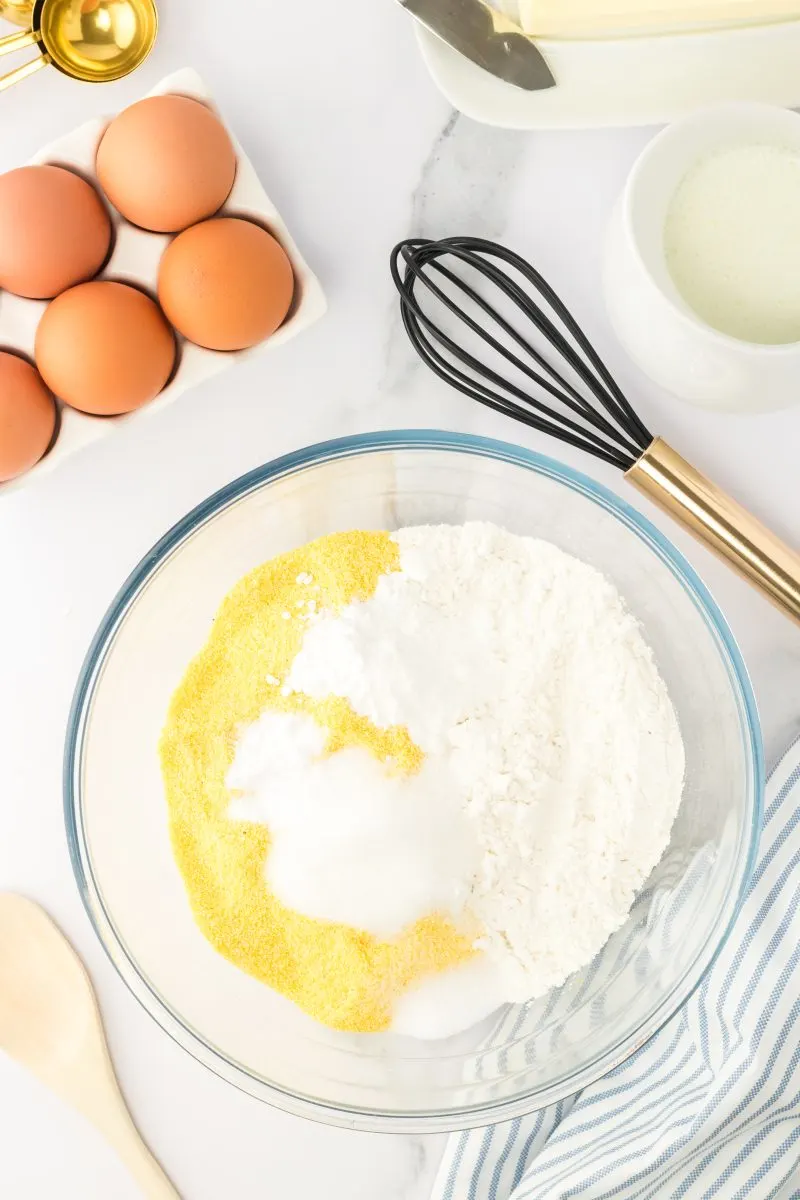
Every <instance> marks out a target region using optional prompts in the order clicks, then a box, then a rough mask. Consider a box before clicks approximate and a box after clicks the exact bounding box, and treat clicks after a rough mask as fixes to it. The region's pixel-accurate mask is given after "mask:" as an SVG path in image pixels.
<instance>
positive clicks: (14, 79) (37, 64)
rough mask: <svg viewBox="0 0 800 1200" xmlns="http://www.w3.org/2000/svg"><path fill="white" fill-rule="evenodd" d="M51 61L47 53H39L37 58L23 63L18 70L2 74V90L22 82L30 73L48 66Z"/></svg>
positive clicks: (0, 80)
mask: <svg viewBox="0 0 800 1200" xmlns="http://www.w3.org/2000/svg"><path fill="white" fill-rule="evenodd" d="M0 53H2V51H0ZM49 62H50V59H49V58H48V57H47V55H46V54H39V55H37V57H36V58H32V59H31V61H30V62H27V63H23V65H22V66H21V67H17V69H16V71H9V73H8V75H0V92H4V91H5V90H6V88H10V87H13V86H14V84H15V83H21V82H22V80H23V79H27V78H28V76H29V75H33V73H34V72H35V71H41V69H42V67H46V66H47V64H48V63H49Z"/></svg>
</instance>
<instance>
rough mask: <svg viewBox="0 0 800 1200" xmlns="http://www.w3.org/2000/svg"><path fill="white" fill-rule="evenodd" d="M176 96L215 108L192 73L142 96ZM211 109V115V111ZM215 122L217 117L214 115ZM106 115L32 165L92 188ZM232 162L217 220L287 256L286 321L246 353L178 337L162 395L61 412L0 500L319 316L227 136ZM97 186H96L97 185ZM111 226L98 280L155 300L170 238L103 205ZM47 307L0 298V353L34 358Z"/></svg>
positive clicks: (305, 276)
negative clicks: (120, 412)
mask: <svg viewBox="0 0 800 1200" xmlns="http://www.w3.org/2000/svg"><path fill="white" fill-rule="evenodd" d="M172 92H175V93H179V94H180V95H183V96H191V97H194V98H195V99H198V100H202V101H203V102H204V103H206V104H208V105H209V106H210V107H212V108H213V107H214V106H213V103H212V101H211V99H210V97H209V94H208V92H207V90H206V88H205V87H204V85H203V82H202V80H201V79H200V76H199V75H198V74H197V73H196V72H195V71H192V70H182V71H176V72H175V73H174V74H172V75H168V76H167V77H166V78H165V79H163V80H162V81H161V82H160V83H159V84H158V85H157V86H156V87H155V88H153V90H152V91H151V92H149V93H148V95H151V96H154V95H162V94H164V93H172ZM214 111H216V109H215V110H214ZM217 115H218V116H220V114H219V113H217ZM110 119H111V118H110V117H100V118H97V119H96V120H93V121H89V122H87V123H86V124H85V125H82V126H81V127H80V128H79V129H76V130H74V131H73V132H72V133H69V134H67V135H66V136H65V137H62V138H59V139H58V140H57V141H55V142H51V143H50V145H48V146H45V147H44V148H43V149H42V150H40V151H39V153H38V154H36V155H34V157H33V158H32V159H31V160H30V161H31V162H32V163H54V164H57V165H60V166H65V167H71V168H73V169H74V170H75V171H76V172H78V173H79V174H81V175H83V176H84V177H85V178H87V179H90V180H91V182H92V183H95V184H97V179H96V175H95V168H94V162H95V155H96V152H97V147H98V145H99V142H100V139H101V137H102V135H103V133H104V131H105V129H106V127H107V125H108V122H109V120H110ZM228 132H229V134H230V136H231V140H232V142H233V145H234V148H235V150H236V156H237V169H236V179H235V181H234V185H233V189H232V191H231V194H230V195H229V197H228V199H227V200H226V201H225V204H224V205H223V207H222V209H221V212H220V215H230V216H240V217H249V218H252V219H253V220H255V221H256V222H258V223H259V224H261V225H263V226H265V227H266V228H268V229H269V231H270V232H271V233H273V234H274V235H275V237H276V238H277V239H278V241H279V242H280V243H281V245H282V246H283V248H284V250H285V251H286V253H287V254H288V256H289V258H290V260H291V263H292V267H293V269H294V276H295V299H294V303H293V306H292V309H291V312H290V313H289V316H288V317H287V318H286V320H285V321H284V323H283V325H281V327H280V329H278V330H277V331H276V332H275V333H274V334H273V335H272V337H270V338H268V339H267V340H266V341H264V342H262V343H260V345H258V346H254V347H253V348H252V349H250V350H241V351H234V352H229V353H220V352H218V351H214V350H205V349H203V348H202V347H200V346H195V345H193V344H191V343H190V342H187V341H185V340H184V339H183V338H181V337H180V336H179V335H176V337H177V342H178V355H179V357H178V366H177V369H176V371H175V373H174V375H173V377H172V379H171V381H170V382H169V384H168V385H167V387H166V388H165V389H164V391H163V392H161V394H160V395H159V396H157V397H156V399H155V400H153V401H152V402H151V403H150V404H147V405H145V406H144V407H143V408H140V409H138V410H136V411H135V412H133V413H129V414H127V415H125V416H119V417H92V416H87V415H86V414H84V413H80V412H77V411H75V410H74V409H71V408H68V407H66V406H64V407H63V409H62V412H61V424H60V430H59V434H58V438H57V440H56V442H55V444H54V445H53V447H52V449H51V450H50V452H49V453H48V454H47V455H46V456H45V457H44V458H43V459H42V460H41V462H39V463H38V464H37V465H36V466H35V467H33V468H32V470H30V471H28V472H27V473H26V474H24V475H21V476H20V477H19V478H18V479H15V480H13V481H11V482H10V483H5V484H0V494H5V493H6V492H8V491H9V490H11V489H12V488H17V487H21V486H24V485H25V484H27V483H30V482H31V481H32V480H34V479H36V478H38V477H39V476H40V475H42V474H43V473H44V472H46V471H50V470H52V469H53V468H54V467H56V466H58V464H59V463H60V462H62V461H63V460H64V459H65V458H66V457H67V456H68V455H70V454H72V453H73V452H74V451H75V450H79V449H81V448H82V447H83V446H86V445H88V444H89V443H90V442H94V441H96V440H98V439H99V438H102V437H107V436H109V435H110V434H113V433H115V432H117V431H119V430H120V428H121V426H122V425H123V424H124V423H125V422H127V421H137V420H139V419H140V418H144V417H145V416H146V415H147V414H149V413H154V412H158V411H159V410H160V409H162V408H163V407H164V406H165V405H167V404H171V403H172V401H173V400H175V399H176V398H177V397H178V396H180V395H181V393H182V392H185V391H186V389H187V388H190V387H192V386H193V385H194V384H197V383H201V382H202V381H203V380H204V379H208V378H210V377H211V376H212V375H217V374H218V373H219V372H220V371H224V370H225V369H226V368H228V367H232V366H234V365H235V364H236V363H237V362H238V361H239V360H240V359H241V358H242V357H244V356H245V355H251V354H258V353H262V352H264V351H266V350H272V349H275V348H276V347H278V346H280V345H282V344H283V343H284V342H286V341H288V340H289V338H292V337H294V336H295V335H296V334H298V333H301V332H302V331H303V330H304V329H307V328H308V327H309V326H310V325H313V323H314V322H315V321H316V320H317V319H318V318H319V317H321V316H322V315H323V313H324V312H325V309H326V302H325V296H324V294H323V291H322V288H321V286H320V284H319V281H318V280H317V279H316V277H315V276H314V275H313V274H312V272H311V271H310V269H309V267H308V266H307V264H306V262H305V260H304V259H303V257H302V255H301V254H300V252H299V250H298V249H297V246H296V245H295V243H294V241H293V240H292V237H291V235H290V233H289V230H288V229H287V227H286V225H285V223H284V222H283V220H282V218H281V216H280V214H279V213H278V210H277V209H276V208H275V205H274V204H273V203H272V201H271V200H270V198H269V196H268V195H267V193H266V192H265V191H264V188H263V187H262V185H261V183H260V181H259V179H258V176H257V175H256V172H255V169H254V167H253V164H252V163H251V162H250V161H249V159H248V158H247V156H246V155H245V154H244V152H243V150H242V147H241V146H240V145H239V143H238V142H237V141H236V138H235V137H234V136H233V133H232V132H231V131H230V130H228ZM97 186H98V187H99V185H97ZM106 203H107V206H108V208H109V212H110V215H111V220H112V223H113V226H114V244H113V251H112V253H111V257H110V258H109V261H108V262H107V264H106V265H105V267H104V268H103V270H102V271H101V273H100V275H99V276H98V278H99V279H115V280H120V281H128V282H131V283H134V284H136V285H138V286H139V287H141V288H142V289H143V290H145V291H147V292H148V293H149V294H150V295H151V296H153V297H155V294H156V282H157V278H158V265H159V262H160V259H161V255H162V254H163V252H164V250H165V248H166V246H167V245H168V244H169V242H170V240H171V237H172V235H170V234H158V233H149V232H147V231H146V230H144V229H139V228H137V227H135V226H133V225H130V224H129V223H128V222H127V221H125V220H123V218H122V217H121V216H120V215H119V213H118V212H116V210H115V209H114V208H112V207H111V206H110V205H108V202H107V201H106ZM46 307H47V301H44V300H26V299H23V298H22V297H20V296H13V295H11V294H10V293H8V292H0V349H5V350H12V351H18V352H19V353H21V354H23V355H25V356H26V357H27V358H29V359H30V360H31V361H32V360H33V348H34V340H35V337H36V329H37V326H38V324H39V321H40V320H41V317H42V314H43V313H44V311H45V309H46Z"/></svg>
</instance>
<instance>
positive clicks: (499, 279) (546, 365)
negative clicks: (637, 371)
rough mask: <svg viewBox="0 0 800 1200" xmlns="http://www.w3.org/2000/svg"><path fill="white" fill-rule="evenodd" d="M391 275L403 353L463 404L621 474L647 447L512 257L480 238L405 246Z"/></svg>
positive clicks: (540, 283)
mask: <svg viewBox="0 0 800 1200" xmlns="http://www.w3.org/2000/svg"><path fill="white" fill-rule="evenodd" d="M500 264H503V265H500ZM504 267H506V268H508V267H510V268H511V269H512V270H513V271H514V272H516V275H517V276H519V277H520V278H519V279H518V278H517V277H515V276H514V275H512V274H509V273H508V271H507V270H505V269H504ZM391 271H392V279H393V280H394V284H395V286H396V288H397V290H398V292H399V293H400V298H401V302H402V314H403V324H404V325H405V329H406V333H407V334H408V336H409V338H410V340H411V343H412V345H413V346H414V348H415V350H416V351H417V353H418V354H419V356H420V358H421V359H422V360H423V362H425V363H427V365H428V366H429V367H430V368H431V370H432V371H434V372H435V374H437V375H438V376H439V377H440V378H441V379H443V380H445V382H446V383H449V384H450V385H451V386H452V387H454V388H456V389H457V390H458V391H460V392H462V393H463V394H464V395H465V396H469V397H471V398H472V399H473V400H477V401H479V402H480V403H481V404H485V405H487V406H488V407H489V408H492V409H494V410H495V411H497V412H501V413H504V414H505V415H506V416H509V417H513V418H514V419H515V420H518V421H522V422H523V423H524V424H526V425H530V426H532V427H533V428H534V429H538V430H540V431H541V432H543V433H549V434H552V435H553V436H554V437H557V438H558V439H559V440H560V441H562V442H568V443H569V444H570V445H572V446H577V447H578V448H579V449H581V450H586V451H587V452H588V453H589V454H593V455H594V456H595V457H596V458H600V459H603V460H604V461H605V462H608V463H611V464H612V465H613V466H616V467H620V468H621V469H622V470H623V471H626V470H628V468H629V467H631V466H632V465H633V463H634V462H635V461H636V459H637V458H639V456H640V454H641V453H642V451H643V450H645V449H646V447H647V446H648V445H649V444H650V442H651V441H652V440H653V437H652V434H651V433H650V432H649V431H648V430H647V429H646V428H645V426H644V425H643V424H642V422H641V421H640V420H639V418H638V417H637V415H636V413H635V412H634V411H633V409H632V408H631V406H630V404H629V403H628V401H627V400H626V399H625V396H624V395H623V394H622V392H621V391H620V389H619V387H618V386H617V384H616V383H615V382H614V380H613V378H612V377H611V375H610V374H609V372H608V370H607V368H606V367H605V365H604V364H603V362H602V360H601V359H600V357H599V356H598V354H597V353H596V351H595V350H594V348H593V347H592V345H591V343H590V342H589V341H588V339H587V338H586V335H585V334H584V333H583V331H582V329H581V328H580V326H579V325H578V324H577V323H576V321H575V319H574V317H573V316H572V315H571V313H570V312H569V310H568V309H567V308H566V307H565V306H564V304H563V303H562V302H561V300H559V298H558V296H557V295H556V294H555V292H554V291H553V289H552V288H551V287H550V285H549V284H548V283H547V282H546V280H544V279H543V278H542V276H541V275H540V274H539V272H538V271H536V270H535V269H534V268H533V267H532V266H531V265H530V263H527V262H526V261H525V260H524V259H523V258H520V257H519V255H517V254H514V253H513V252H512V251H510V250H507V249H506V248H505V247H504V246H500V245H498V244H497V243H496V242H490V241H486V240H484V239H483V238H474V237H454V238H443V239H441V240H440V241H430V240H427V239H424V238H411V239H408V240H407V241H404V242H400V243H399V244H398V245H397V246H395V248H394V250H393V251H392V255H391ZM487 283H488V284H491V285H492V286H493V287H494V288H496V289H497V291H498V292H499V293H500V295H501V296H502V297H504V298H505V301H510V303H511V305H512V306H513V308H514V309H516V310H517V311H518V312H519V313H521V314H522V316H523V318H525V320H526V321H528V322H530V324H531V325H532V326H533V327H534V329H535V330H537V331H538V333H539V335H540V336H541V338H543V339H544V341H545V342H547V343H548V344H549V346H550V347H551V348H552V349H553V350H554V351H555V354H556V356H557V357H558V358H559V359H560V361H561V363H563V364H565V365H566V366H567V367H568V368H570V370H571V372H572V374H573V375H574V377H575V379H576V384H573V383H571V382H570V381H569V380H568V379H566V378H565V376H564V374H563V373H562V372H561V371H559V370H558V369H557V368H556V367H555V366H554V365H553V364H551V363H550V362H548V361H547V359H546V358H545V357H544V356H543V355H542V354H541V353H540V352H539V351H538V350H537V349H536V348H535V346H533V345H532V344H531V341H530V335H529V334H528V333H526V332H524V331H523V330H521V329H520V328H518V327H517V324H516V323H514V322H513V321H512V320H511V319H510V318H509V317H508V316H506V315H504V314H503V313H501V312H500V311H498V307H497V304H498V303H501V300H500V296H498V297H497V300H496V301H493V300H492V299H489V295H490V292H491V289H490V288H487V287H486V284H487ZM526 284H527V288H526V286H525V285H526ZM479 289H480V290H479ZM528 289H530V290H528ZM433 302H438V303H439V304H440V305H443V306H444V308H445V309H446V310H447V312H449V313H450V314H451V317H452V318H456V320H457V321H460V322H461V323H462V324H463V325H464V326H465V327H466V328H468V329H469V330H470V331H471V333H472V334H474V335H475V336H476V337H477V338H478V339H480V342H481V343H482V344H483V346H484V347H488V348H490V349H491V350H492V351H494V352H495V353H496V354H498V355H499V356H500V357H501V359H502V360H504V362H505V363H506V364H508V365H509V366H510V367H512V368H514V370H515V371H517V372H519V373H520V374H521V376H522V379H521V381H520V382H514V380H512V379H510V378H508V375H507V373H506V372H505V370H504V369H503V363H498V364H497V366H496V367H493V366H490V365H488V364H487V363H486V362H482V361H481V360H480V359H478V358H476V357H475V355H474V354H473V353H471V352H470V350H468V349H467V348H466V347H465V345H463V344H461V342H460V341H459V340H456V337H455V336H453V335H451V334H449V333H448V332H446V331H445V329H444V328H443V327H442V320H441V318H442V317H443V316H444V315H445V314H444V313H442V312H440V313H439V319H438V320H437V319H436V316H435V315H434V314H435V312H436V305H435V303H433ZM466 302H468V303H469V306H470V308H469V310H468V307H467V303H466ZM545 305H546V306H547V307H546V308H545V307H544V306H545ZM504 308H505V309H506V310H507V309H508V305H507V304H505V305H504ZM547 309H549V314H550V315H549V314H548V311H547ZM473 313H476V315H473ZM477 314H482V318H484V319H479V317H478V315H477ZM531 332H532V331H531ZM500 337H504V341H501V340H499V339H500ZM530 384H533V385H534V387H533V388H531V387H530ZM558 406H560V407H558Z"/></svg>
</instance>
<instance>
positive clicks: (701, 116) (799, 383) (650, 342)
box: [604, 103, 800, 412]
mask: <svg viewBox="0 0 800 1200" xmlns="http://www.w3.org/2000/svg"><path fill="white" fill-rule="evenodd" d="M748 144H751V145H752V144H760V145H776V146H782V147H788V148H790V149H793V150H797V151H799V152H800V116H798V114H797V113H794V112H791V111H789V110H788V109H783V108H773V107H772V106H771V105H768V104H745V103H731V104H723V105H719V106H715V107H713V108H706V109H702V110H700V111H699V112H696V113H694V114H693V115H692V116H690V117H688V118H686V119H685V120H683V121H679V122H677V123H676V124H674V125H671V126H669V128H667V129H665V130H664V132H663V133H661V134H659V135H658V137H656V138H654V139H653V141H652V142H651V143H650V144H649V145H648V147H647V148H646V150H645V151H644V152H643V154H642V155H641V156H640V157H639V159H638V161H637V162H636V164H635V166H634V168H633V170H632V171H631V174H630V176H629V177H628V181H627V183H626V185H625V189H624V191H623V193H622V196H621V197H620V200H619V202H618V204H617V206H616V208H615V210H614V214H613V216H612V218H611V223H610V226H609V231H608V237H607V243H606V251H605V266H604V284H605V295H606V304H607V307H608V312H609V315H610V317H611V322H612V324H613V326H614V329H615V331H616V333H617V336H618V337H619V339H620V341H621V342H622V344H623V346H624V347H625V349H626V350H627V351H628V353H629V354H630V356H631V358H632V359H633V360H634V361H635V362H636V363H637V364H638V366H640V367H641V369H642V370H643V371H644V372H645V373H646V374H647V375H649V376H650V378H651V379H652V380H654V382H655V383H657V384H659V385H660V386H661V387H663V388H665V389H666V390H667V391H669V392H672V393H673V394H674V395H675V396H679V397H680V398H681V399H682V400H687V401H689V402H690V403H692V404H697V405H700V406H702V407H703V408H710V409H718V410H720V411H728V412H767V411H769V410H772V409H778V408H787V407H788V406H789V405H791V404H796V403H798V402H800V342H793V343H789V344H783V345H762V344H758V343H755V342H746V341H740V340H739V339H737V338H734V337H729V336H728V335H727V334H724V333H720V332H718V331H717V330H716V329H712V328H711V327H710V326H709V325H706V324H705V323H704V322H703V321H702V320H701V318H700V317H698V316H697V314H696V313H695V312H694V311H693V310H692V309H691V308H690V307H689V305H688V304H687V303H686V301H685V300H684V299H683V297H682V296H681V294H680V293H679V291H678V289H677V287H676V286H675V284H674V283H673V281H672V278H671V276H670V273H669V271H668V269H667V263H666V259H665V255H664V223H665V220H666V216H667V211H668V208H669V204H670V201H671V200H672V197H673V196H674V194H675V191H676V189H677V188H678V186H679V185H680V183H681V181H682V180H683V179H684V177H685V176H686V174H687V172H688V171H689V170H690V169H691V168H692V167H693V166H694V165H695V163H697V162H698V161H700V160H701V159H703V158H706V157H708V156H709V155H711V154H715V153H718V152H720V151H724V150H726V149H728V148H732V147H734V146H740V145H748ZM798 219H800V214H798Z"/></svg>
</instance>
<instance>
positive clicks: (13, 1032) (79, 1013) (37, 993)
mask: <svg viewBox="0 0 800 1200" xmlns="http://www.w3.org/2000/svg"><path fill="white" fill-rule="evenodd" d="M0 1050H5V1052H6V1053H7V1054H8V1055H10V1057H11V1058H14V1059H16V1061H17V1062H18V1063H21V1065H22V1066H23V1067H27V1068H28V1070H29V1071H32V1072H33V1074H34V1075H35V1076H36V1077H37V1078H38V1079H39V1080H40V1081H41V1082H42V1083H43V1084H44V1085H45V1087H48V1088H50V1090H51V1091H53V1092H55V1093H56V1095H57V1096H60V1097H61V1099H62V1100H65V1101H66V1102H67V1104H71V1105H72V1107H73V1108H76V1109H77V1110H78V1112H80V1113H82V1114H83V1116H84V1117H86V1118H87V1119H88V1120H89V1121H91V1122H92V1124H93V1125H94V1126H95V1128H96V1129H98V1130H99V1132H100V1133H101V1134H102V1135H103V1137H104V1138H105V1139H106V1141H107V1142H109V1143H110V1145H111V1146H113V1147H114V1149H115V1150H116V1152H117V1154H118V1155H119V1156H120V1158H121V1159H122V1161H123V1162H124V1163H125V1165H126V1166H127V1168H128V1170H129V1171H130V1173H131V1175H132V1176H133V1178H134V1179H135V1180H136V1182H137V1183H138V1184H139V1187H140V1188H141V1190H142V1194H143V1195H144V1196H147V1197H148V1200H180V1197H179V1196H178V1193H177V1192H176V1191H175V1189H174V1187H173V1186H172V1184H171V1183H170V1181H169V1180H168V1179H167V1177H166V1175H165V1174H164V1172H163V1171H162V1170H161V1167H160V1166H159V1165H158V1163H157V1162H156V1160H155V1159H154V1158H153V1156H152V1154H151V1153H150V1151H149V1150H148V1149H147V1147H146V1146H145V1144H144V1142H143V1141H142V1139H141V1137H140V1136H139V1133H138V1131H137V1129H136V1127H135V1126H134V1124H133V1121H132V1120H131V1117H130V1114H129V1112H128V1110H127V1108H126V1107H125V1101H124V1100H123V1099H122V1095H121V1094H120V1090H119V1085H118V1084H117V1081H116V1078H115V1076H114V1068H113V1067H112V1065H111V1059H110V1058H109V1055H108V1048H107V1046H106V1039H105V1035H104V1034H103V1025H102V1021H101V1018H100V1012H99V1010H98V1007H97V1001H96V999H95V995H94V991H93V989H92V985H91V982H90V980H89V976H88V975H87V974H86V971H85V969H84V966H83V963H82V962H81V960H80V959H79V958H78V956H77V954H76V953H75V951H74V950H73V949H72V947H71V946H70V944H69V942H68V941H67V940H66V938H65V937H64V935H63V934H62V933H61V932H60V930H58V929H57V928H56V926H55V925H54V924H53V922H52V921H51V920H50V918H49V917H48V916H47V915H46V914H45V913H44V911H43V910H42V909H41V908H40V907H39V905H38V904H34V903H33V901H31V900H26V899H25V898H24V897H23V896H16V895H14V894H12V893H11V892H4V893H3V892H0Z"/></svg>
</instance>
